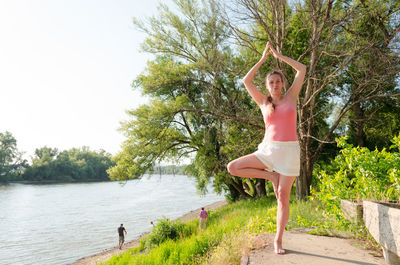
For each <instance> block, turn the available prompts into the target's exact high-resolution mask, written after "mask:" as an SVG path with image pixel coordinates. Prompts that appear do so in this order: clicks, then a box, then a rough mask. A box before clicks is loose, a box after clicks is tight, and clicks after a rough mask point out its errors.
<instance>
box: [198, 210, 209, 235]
mask: <svg viewBox="0 0 400 265" xmlns="http://www.w3.org/2000/svg"><path fill="white" fill-rule="evenodd" d="M207 221H208V213H207V211H206V210H204V207H202V208H201V212H200V221H199V226H200V229H202V230H203V229H205V228H206V223H207Z"/></svg>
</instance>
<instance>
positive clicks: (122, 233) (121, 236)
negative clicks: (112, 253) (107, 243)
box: [118, 224, 128, 249]
mask: <svg viewBox="0 0 400 265" xmlns="http://www.w3.org/2000/svg"><path fill="white" fill-rule="evenodd" d="M127 233H128V232H126V229H125V227H124V224H121V226H120V227H118V235H119V240H118V246H119V249H121V248H122V245H123V244H124V242H125V235H126V234H127Z"/></svg>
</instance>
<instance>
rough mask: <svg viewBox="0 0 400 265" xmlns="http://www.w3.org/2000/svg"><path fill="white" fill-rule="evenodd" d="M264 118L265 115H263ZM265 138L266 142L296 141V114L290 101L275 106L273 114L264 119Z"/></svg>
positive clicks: (294, 107)
mask: <svg viewBox="0 0 400 265" xmlns="http://www.w3.org/2000/svg"><path fill="white" fill-rule="evenodd" d="M264 116H266V115H264ZM264 122H265V137H264V139H265V140H267V141H281V142H288V141H297V132H296V127H297V112H296V106H294V105H293V104H292V103H291V102H290V101H288V100H287V101H286V102H285V103H283V104H281V105H278V106H275V110H274V112H273V113H272V114H271V115H269V116H268V117H264Z"/></svg>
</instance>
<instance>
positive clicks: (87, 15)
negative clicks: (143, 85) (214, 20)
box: [0, 0, 170, 158]
mask: <svg viewBox="0 0 400 265" xmlns="http://www.w3.org/2000/svg"><path fill="white" fill-rule="evenodd" d="M163 2H166V1H163ZM167 2H169V1H167ZM158 3H159V0H145V1H142V0H35V1H32V0H0V132H2V133H4V132H5V131H9V132H11V133H12V134H13V136H14V137H15V138H16V140H17V147H18V149H19V150H20V151H24V152H26V155H25V157H26V158H30V156H31V155H32V154H33V152H34V150H35V148H40V147H43V146H48V147H56V148H58V149H59V150H65V149H69V148H72V147H81V146H89V147H90V148H91V149H92V150H100V149H104V150H106V151H107V152H110V153H112V154H115V153H116V152H118V151H119V150H120V145H121V143H122V141H123V140H124V136H123V135H122V134H121V133H119V132H118V131H117V129H118V128H119V126H120V122H121V121H123V120H126V119H127V117H128V116H127V115H126V114H125V110H127V109H131V108H136V107H138V106H139V105H140V104H143V103H144V99H143V97H141V94H140V92H138V91H134V90H133V89H132V88H131V83H132V81H133V80H134V79H135V77H136V76H137V75H138V74H139V73H140V72H142V71H143V70H144V68H145V66H146V61H147V60H149V59H151V58H152V57H151V55H149V54H144V53H140V52H139V47H140V44H141V43H142V42H143V40H144V37H145V35H144V34H143V33H141V32H139V31H138V30H136V29H135V27H134V25H133V24H132V17H138V18H144V17H147V16H150V15H155V14H157V6H158ZM169 5H170V4H169Z"/></svg>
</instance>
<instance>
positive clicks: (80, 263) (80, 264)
mask: <svg viewBox="0 0 400 265" xmlns="http://www.w3.org/2000/svg"><path fill="white" fill-rule="evenodd" d="M224 205H227V202H226V201H219V202H215V203H213V204H210V205H207V206H204V207H205V209H206V210H215V209H217V208H219V207H222V206H224ZM200 210H201V209H200V208H199V209H197V210H193V211H190V212H189V213H187V214H185V215H184V216H182V217H180V218H178V219H180V220H181V221H182V222H187V221H189V220H191V219H194V218H198V216H199V214H200ZM147 234H148V233H145V234H143V235H141V236H140V237H139V238H137V239H135V240H133V241H129V242H127V243H125V244H124V246H123V248H122V250H119V249H118V248H117V247H115V248H113V249H109V250H105V251H103V252H101V253H98V254H95V255H92V256H88V257H84V258H81V259H79V260H77V261H75V262H74V263H72V264H73V265H91V264H96V262H105V261H106V260H108V259H109V258H111V257H112V256H113V255H115V254H121V253H123V252H124V251H126V250H127V249H130V248H134V247H136V246H138V245H139V242H140V239H141V238H142V237H143V236H145V235H147Z"/></svg>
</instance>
